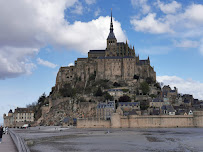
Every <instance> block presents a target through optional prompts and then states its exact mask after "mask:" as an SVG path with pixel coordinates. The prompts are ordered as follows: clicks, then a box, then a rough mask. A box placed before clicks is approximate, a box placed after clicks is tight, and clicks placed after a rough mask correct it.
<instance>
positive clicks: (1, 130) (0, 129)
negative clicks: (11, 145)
mask: <svg viewBox="0 0 203 152" xmlns="http://www.w3.org/2000/svg"><path fill="white" fill-rule="evenodd" d="M3 133H4V131H3V127H2V126H1V127H0V144H1V141H2V136H3Z"/></svg>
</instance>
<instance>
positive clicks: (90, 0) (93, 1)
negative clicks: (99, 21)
mask: <svg viewBox="0 0 203 152" xmlns="http://www.w3.org/2000/svg"><path fill="white" fill-rule="evenodd" d="M85 2H86V3H87V4H88V5H91V4H94V3H96V0H85Z"/></svg>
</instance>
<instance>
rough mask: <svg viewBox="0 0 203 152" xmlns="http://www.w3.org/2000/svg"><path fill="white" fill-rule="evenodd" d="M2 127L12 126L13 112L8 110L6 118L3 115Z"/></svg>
mask: <svg viewBox="0 0 203 152" xmlns="http://www.w3.org/2000/svg"><path fill="white" fill-rule="evenodd" d="M3 118H4V127H13V126H14V117H13V112H12V110H11V109H10V110H9V112H8V116H6V114H4V116H3Z"/></svg>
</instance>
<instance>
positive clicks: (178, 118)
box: [77, 111, 203, 128]
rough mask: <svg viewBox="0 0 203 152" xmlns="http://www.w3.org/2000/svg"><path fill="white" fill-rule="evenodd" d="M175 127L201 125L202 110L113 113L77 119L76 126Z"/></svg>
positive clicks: (202, 120)
mask: <svg viewBox="0 0 203 152" xmlns="http://www.w3.org/2000/svg"><path fill="white" fill-rule="evenodd" d="M148 127H149V128H159V127H160V128H176V127H203V111H196V112H194V114H193V115H187V116H185V115H159V116H156V115H153V116H151V115H150V116H138V115H134V116H133V115H132V116H120V115H119V114H117V113H114V114H113V115H112V117H111V120H107V121H105V120H96V119H78V121H77V128H148Z"/></svg>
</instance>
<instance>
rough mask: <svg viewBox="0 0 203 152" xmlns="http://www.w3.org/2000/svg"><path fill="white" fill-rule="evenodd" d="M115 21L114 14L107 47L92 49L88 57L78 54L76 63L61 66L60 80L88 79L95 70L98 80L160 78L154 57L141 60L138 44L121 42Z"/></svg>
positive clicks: (59, 81) (58, 76)
mask: <svg viewBox="0 0 203 152" xmlns="http://www.w3.org/2000/svg"><path fill="white" fill-rule="evenodd" d="M113 30H114V29H113V21H112V14H111V23H110V32H109V35H108V37H107V40H106V42H107V43H106V44H107V46H106V49H104V50H90V51H89V52H88V58H78V59H77V60H76V61H75V66H70V67H61V68H60V70H59V72H58V75H57V78H56V84H57V85H60V84H63V83H64V82H69V83H72V82H73V81H74V80H75V79H80V80H81V81H84V82H85V81H88V80H89V77H90V76H91V75H94V74H95V76H96V77H95V80H99V79H106V80H110V81H112V82H118V81H126V82H127V81H131V80H133V79H135V77H136V76H137V77H140V78H142V79H146V78H147V77H150V78H152V79H153V80H154V81H156V72H155V71H154V68H153V67H152V66H151V65H150V59H149V57H148V59H147V60H140V59H139V56H137V55H136V53H135V49H134V46H133V48H130V47H129V45H128V43H127V41H126V43H124V42H117V39H116V36H115V34H114V32H113Z"/></svg>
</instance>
